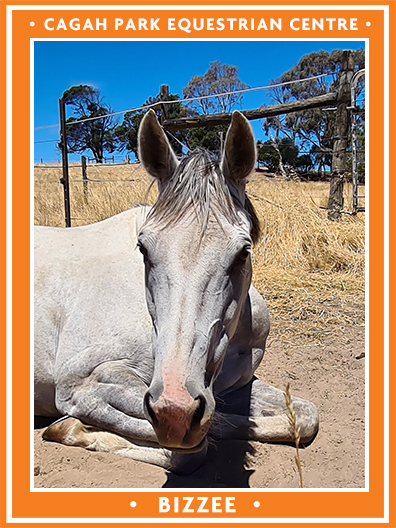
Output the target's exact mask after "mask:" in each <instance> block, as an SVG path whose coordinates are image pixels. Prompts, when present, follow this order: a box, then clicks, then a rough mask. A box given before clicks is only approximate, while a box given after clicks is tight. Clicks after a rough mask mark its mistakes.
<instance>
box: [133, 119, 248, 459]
mask: <svg viewBox="0 0 396 528" xmlns="http://www.w3.org/2000/svg"><path fill="white" fill-rule="evenodd" d="M139 157H140V160H141V162H142V164H143V166H144V168H145V169H146V171H147V172H148V173H149V174H150V175H151V176H153V177H154V178H156V179H157V181H158V187H159V197H158V200H157V202H156V204H155V205H154V207H153V208H152V210H151V212H150V214H149V216H148V218H147V220H146V222H145V223H144V225H143V227H142V228H141V230H140V233H139V238H138V247H139V249H140V251H141V252H142V254H143V257H144V262H145V270H146V279H145V280H146V298H147V305H148V310H149V312H150V315H151V318H152V321H153V354H154V360H155V366H154V375H153V379H152V382H151V385H150V387H149V388H148V391H147V393H146V395H145V400H144V405H145V413H146V416H147V419H148V420H149V421H150V422H151V424H152V425H153V427H154V429H155V431H156V434H157V437H158V440H159V442H160V444H161V445H163V446H164V447H168V448H171V449H185V450H192V449H194V448H197V446H198V448H199V446H200V445H203V443H204V440H205V437H206V433H207V432H208V429H209V427H210V423H211V420H212V417H213V414H214V408H215V400H214V396H213V383H214V381H215V379H216V377H217V376H218V375H219V373H220V371H221V368H222V364H223V360H224V356H225V352H226V349H227V345H228V343H229V341H230V339H231V338H232V336H233V334H234V332H235V330H236V327H237V324H238V320H239V316H240V313H241V309H242V307H243V306H244V303H245V301H246V297H247V294H248V290H249V286H250V282H251V276H252V265H251V246H252V241H254V238H255V237H257V235H258V222H257V217H256V215H255V213H254V210H253V208H252V206H251V204H250V202H249V201H248V199H247V197H246V195H245V180H246V178H247V176H248V175H249V174H250V172H251V171H252V169H253V167H254V163H255V159H256V149H255V142H254V136H253V132H252V129H251V126H250V124H249V122H248V121H247V120H246V118H245V117H244V116H243V115H242V114H240V113H239V112H234V114H233V117H232V122H231V125H230V128H229V130H228V133H227V136H226V140H225V146H224V154H223V157H222V160H221V162H220V164H217V163H216V162H215V161H214V160H213V158H212V157H211V156H210V155H209V154H208V153H207V152H197V153H194V154H192V155H190V156H188V157H187V158H185V159H184V160H182V161H181V162H179V161H178V160H177V158H176V156H175V154H174V153H173V151H172V148H171V146H170V144H169V142H168V140H167V138H166V135H165V133H164V131H163V130H162V128H161V126H160V125H159V123H158V121H157V119H156V117H155V114H154V112H153V111H151V110H150V111H149V112H148V113H147V114H146V116H145V117H144V119H143V121H142V124H141V127H140V130H139Z"/></svg>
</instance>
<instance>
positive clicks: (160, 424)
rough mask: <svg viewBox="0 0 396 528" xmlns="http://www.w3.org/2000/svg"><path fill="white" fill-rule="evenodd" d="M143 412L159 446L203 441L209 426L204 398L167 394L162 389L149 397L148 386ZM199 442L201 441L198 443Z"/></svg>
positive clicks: (185, 445) (194, 445)
mask: <svg viewBox="0 0 396 528" xmlns="http://www.w3.org/2000/svg"><path fill="white" fill-rule="evenodd" d="M144 408H145V414H146V417H147V419H148V420H149V422H150V423H151V424H152V426H153V427H154V430H155V432H156V435H157V438H158V442H159V444H160V445H161V446H163V447H166V448H168V449H175V450H191V449H194V450H195V449H196V448H197V447H199V445H200V444H202V442H203V441H204V439H205V437H206V433H207V432H208V429H209V427H210V417H209V416H208V412H207V404H206V398H205V396H203V395H199V396H197V397H196V398H192V397H191V396H190V395H189V394H188V395H187V393H184V394H183V397H182V398H179V399H177V398H174V397H173V398H170V397H169V395H165V394H164V393H163V394H162V395H161V396H160V397H159V398H158V399H157V400H156V401H153V398H152V396H151V393H150V391H149V390H148V391H147V392H146V394H145V397H144ZM202 445H203V444H202Z"/></svg>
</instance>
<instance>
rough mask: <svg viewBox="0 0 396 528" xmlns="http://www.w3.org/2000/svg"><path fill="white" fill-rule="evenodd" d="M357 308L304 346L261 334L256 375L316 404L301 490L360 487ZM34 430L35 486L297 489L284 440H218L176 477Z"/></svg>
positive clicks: (360, 328) (360, 325) (361, 364)
mask: <svg viewBox="0 0 396 528" xmlns="http://www.w3.org/2000/svg"><path fill="white" fill-rule="evenodd" d="M357 308H358V312H359V314H360V317H358V318H357V319H356V320H355V321H354V322H353V323H352V324H345V326H344V325H337V326H334V327H333V328H332V327H329V328H328V330H327V331H326V336H324V344H307V339H306V336H304V338H303V337H302V338H301V343H300V344H298V343H297V346H296V343H295V342H294V346H290V344H287V343H285V342H282V341H279V340H278V341H275V340H271V339H269V343H268V348H267V352H266V355H265V357H264V360H263V362H262V364H261V366H260V368H259V371H258V373H257V374H258V377H259V378H261V379H265V380H266V381H267V382H269V383H271V384H273V385H275V386H277V387H279V388H282V389H283V388H285V386H286V384H287V382H290V385H291V392H292V394H294V395H296V396H300V397H303V398H307V399H309V400H311V401H313V402H314V403H315V404H316V405H317V407H318V408H319V411H320V430H319V433H318V435H317V436H316V438H315V439H314V441H313V442H312V443H311V444H310V445H309V446H306V447H305V449H303V450H302V451H301V460H302V468H303V478H304V487H307V488H359V487H364V466H365V460H364V412H365V411H364V376H365V359H364V357H362V356H363V355H364V354H363V352H364V322H363V317H364V307H363V306H361V305H359V306H358V307H357ZM355 309H356V307H355ZM355 311H356V310H355ZM39 425H40V424H39ZM41 426H42V424H41ZM42 431H43V428H37V429H36V430H35V468H34V473H35V486H36V487H40V488H42V487H45V488H85V487H87V488H92V487H94V488H160V487H171V488H178V487H181V488H189V487H194V488H195V487H208V488H209V487H210V488H211V487H221V488H225V487H231V488H233V487H241V488H246V487H251V488H295V487H298V486H299V477H298V472H297V469H296V466H295V463H294V455H295V449H294V448H293V447H292V446H288V445H269V444H260V443H258V442H251V443H247V442H237V441H235V442H218V443H217V444H215V445H214V446H212V447H211V449H210V451H209V454H208V457H207V462H206V463H205V465H204V466H203V467H202V468H200V469H199V470H197V471H196V472H195V473H193V474H192V475H190V476H188V477H180V476H175V475H172V474H169V473H167V472H166V471H164V470H163V469H160V468H157V467H155V466H151V465H148V464H143V463H140V462H134V461H132V460H129V459H123V458H121V457H117V456H114V455H110V454H107V453H91V452H88V451H85V450H84V449H81V448H77V447H65V446H62V445H59V444H54V443H50V442H43V440H42V439H41V434H42Z"/></svg>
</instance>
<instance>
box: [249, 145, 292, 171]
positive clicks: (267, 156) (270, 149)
mask: <svg viewBox="0 0 396 528" xmlns="http://www.w3.org/2000/svg"><path fill="white" fill-rule="evenodd" d="M274 142H276V140H275V139H274V138H273V139H272V140H270V139H268V140H267V141H264V142H262V141H261V140H260V139H259V140H258V141H257V160H258V162H259V163H262V164H263V165H264V166H265V167H267V168H268V169H269V170H270V171H273V172H277V171H278V168H279V162H280V161H282V163H285V164H287V165H291V166H292V167H294V166H296V162H297V159H298V146H297V145H293V144H292V143H290V141H289V140H288V139H287V138H285V137H284V138H282V139H281V141H280V142H276V144H275V145H274Z"/></svg>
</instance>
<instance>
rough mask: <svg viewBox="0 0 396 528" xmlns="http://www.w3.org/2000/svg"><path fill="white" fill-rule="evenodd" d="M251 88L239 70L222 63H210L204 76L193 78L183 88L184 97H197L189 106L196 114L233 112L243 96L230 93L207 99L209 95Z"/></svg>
mask: <svg viewBox="0 0 396 528" xmlns="http://www.w3.org/2000/svg"><path fill="white" fill-rule="evenodd" d="M245 88H249V86H248V85H247V84H245V83H244V82H242V81H241V80H240V79H239V77H238V68H237V67H236V66H231V65H229V64H221V62H220V61H215V62H211V63H210V67H209V69H208V70H207V72H206V73H204V74H203V75H194V76H193V77H191V79H190V81H189V83H188V85H187V86H186V87H185V88H183V97H184V98H190V97H197V98H198V99H197V100H195V101H191V102H189V103H187V106H188V107H189V108H190V109H192V110H194V111H195V112H200V113H202V114H211V113H216V112H231V110H232V109H233V108H234V106H235V105H237V104H240V103H241V101H242V99H243V94H235V93H228V94H227V95H222V96H221V97H215V98H206V97H205V96H207V95H212V94H225V93H227V92H235V91H237V90H243V89H245Z"/></svg>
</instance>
